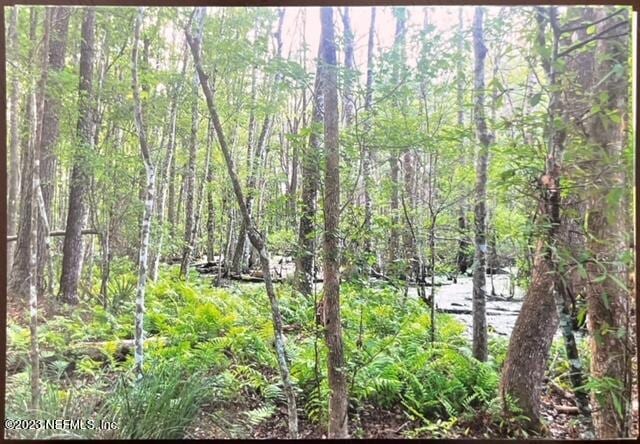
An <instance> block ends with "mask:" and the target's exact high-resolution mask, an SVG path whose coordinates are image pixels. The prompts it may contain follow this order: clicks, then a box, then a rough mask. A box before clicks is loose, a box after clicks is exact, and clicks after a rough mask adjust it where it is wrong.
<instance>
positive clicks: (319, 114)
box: [295, 50, 324, 296]
mask: <svg viewBox="0 0 640 444" xmlns="http://www.w3.org/2000/svg"><path fill="white" fill-rule="evenodd" d="M320 57H321V50H319V51H318V59H320ZM322 69H323V66H322V63H318V66H317V67H316V81H315V87H314V93H313V106H312V111H311V133H310V135H309V144H308V147H307V149H306V150H305V152H304V153H303V154H302V205H301V211H302V213H301V214H300V227H299V229H298V252H297V254H296V271H295V282H296V289H297V290H298V291H299V292H300V293H302V294H303V295H305V296H310V295H311V290H312V288H311V287H312V283H313V277H314V271H313V258H314V256H315V249H316V242H315V241H316V239H315V236H314V227H315V222H314V219H315V216H316V198H317V194H318V186H319V183H320V172H319V168H320V162H319V160H320V159H319V156H320V153H321V152H322V142H321V139H320V134H318V131H319V128H318V127H319V126H320V125H321V124H322V121H323V115H324V105H323V98H324V92H323V87H322V78H323V74H322Z"/></svg>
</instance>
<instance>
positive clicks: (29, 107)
mask: <svg viewBox="0 0 640 444" xmlns="http://www.w3.org/2000/svg"><path fill="white" fill-rule="evenodd" d="M29 21H30V28H29V39H30V41H31V42H35V41H36V25H37V22H38V12H37V9H35V8H30V16H29ZM34 45H35V43H34ZM28 60H29V61H30V62H31V63H32V64H33V62H34V47H33V46H31V47H30V48H29V56H28ZM34 94H35V85H34V82H33V74H31V73H30V76H29V86H28V91H27V92H26V94H25V97H27V100H26V101H25V102H26V103H25V106H24V118H23V119H22V131H21V132H22V137H21V141H20V145H21V148H22V155H21V156H20V157H21V160H20V163H21V165H20V169H21V174H20V205H19V211H20V217H19V224H18V233H17V240H16V247H15V252H14V257H13V267H11V274H10V276H9V282H8V285H7V292H8V293H9V295H10V296H13V297H17V298H24V299H27V298H28V297H29V294H30V293H29V291H30V290H29V285H30V283H29V279H30V276H31V270H30V268H29V261H30V260H31V250H30V248H31V247H30V245H31V238H30V236H31V235H32V233H33V227H32V226H31V224H32V219H33V216H34V214H32V212H31V207H32V205H31V203H32V201H33V194H32V190H33V161H34V153H35V147H36V137H35V134H36V126H37V110H36V100H35V98H33V95H34Z"/></svg>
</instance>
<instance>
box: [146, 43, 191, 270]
mask: <svg viewBox="0 0 640 444" xmlns="http://www.w3.org/2000/svg"><path fill="white" fill-rule="evenodd" d="M185 50H186V48H185ZM187 54H188V53H187V52H186V51H185V53H184V58H183V60H182V75H181V78H184V75H185V72H186V69H187ZM181 92H182V82H181V81H179V83H178V84H177V85H175V89H174V91H173V94H172V97H171V112H170V117H169V143H168V144H167V154H166V156H165V158H164V162H163V165H162V170H161V173H160V174H161V179H160V184H159V185H160V189H159V190H158V205H157V211H156V214H157V217H158V228H159V229H158V243H157V245H156V247H155V249H154V251H153V252H152V254H151V257H152V259H151V264H152V265H151V270H150V274H149V278H150V279H151V280H152V281H155V280H156V279H157V278H158V270H159V268H160V259H161V258H162V246H163V244H164V233H165V231H166V230H165V227H164V224H165V217H164V213H165V211H164V210H165V204H166V201H167V194H169V198H170V200H172V199H173V193H174V190H173V189H172V184H173V182H172V181H173V177H174V176H175V152H176V131H177V120H178V97H179V96H180V93H181ZM167 182H170V183H169V190H168V193H167ZM170 204H171V205H170V206H171V207H172V206H173V202H170ZM172 210H173V208H170V211H169V215H168V216H167V219H168V221H169V223H170V224H171V226H172V229H173V222H172V221H173V219H172V217H173V214H172Z"/></svg>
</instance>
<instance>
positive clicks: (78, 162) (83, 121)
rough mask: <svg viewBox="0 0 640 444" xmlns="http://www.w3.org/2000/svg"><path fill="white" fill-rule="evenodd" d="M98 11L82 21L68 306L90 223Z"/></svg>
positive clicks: (74, 299)
mask: <svg viewBox="0 0 640 444" xmlns="http://www.w3.org/2000/svg"><path fill="white" fill-rule="evenodd" d="M95 19H96V11H95V8H93V7H88V8H85V11H84V19H83V21H82V30H81V36H82V40H81V45H80V85H79V87H78V110H79V112H78V116H79V117H78V128H77V135H78V136H77V140H78V144H79V147H78V149H77V151H76V152H75V156H74V160H73V169H72V172H71V182H70V190H69V213H68V215H67V224H66V232H67V234H66V236H65V237H64V246H63V250H62V251H63V256H62V274H61V276H60V295H59V297H60V299H61V300H62V301H63V302H67V303H69V304H77V303H78V301H79V299H78V283H79V281H80V273H81V271H82V259H83V245H82V228H83V227H84V226H85V224H86V221H87V203H86V195H87V193H88V192H89V185H90V182H89V181H90V172H89V171H87V169H88V168H89V166H88V159H89V151H90V150H92V149H93V144H92V137H91V136H92V134H91V122H92V106H91V103H90V100H91V93H92V76H93V58H94V47H93V46H94V33H95Z"/></svg>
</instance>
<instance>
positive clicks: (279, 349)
mask: <svg viewBox="0 0 640 444" xmlns="http://www.w3.org/2000/svg"><path fill="white" fill-rule="evenodd" d="M185 34H186V38H187V42H188V43H189V47H190V48H191V54H192V56H193V60H194V63H195V66H196V71H197V73H198V78H199V80H200V86H201V87H202V90H203V92H204V95H205V98H206V101H207V108H208V109H209V114H210V116H211V120H212V122H213V125H214V128H215V130H216V135H217V136H218V142H219V144H220V148H221V150H222V154H223V156H224V159H225V163H226V165H227V172H228V174H229V178H230V179H231V185H232V187H233V191H234V194H235V196H236V201H237V203H238V207H239V209H240V213H241V215H242V218H243V221H244V223H245V226H246V227H247V234H248V236H249V241H250V242H251V244H252V245H253V247H254V248H255V249H256V250H257V251H258V254H259V256H260V264H261V265H262V273H263V276H264V284H265V289H266V292H267V296H268V298H269V302H270V304H271V316H272V319H273V327H274V333H275V348H276V355H277V358H278V366H279V368H280V377H281V379H282V385H283V389H284V393H285V396H286V398H287V408H288V420H289V437H290V438H292V439H295V438H297V437H298V414H297V411H296V398H295V392H294V389H293V385H292V382H291V377H290V373H289V364H288V362H287V356H286V350H285V345H284V333H283V330H282V315H281V314H280V308H279V306H278V297H277V295H276V292H275V290H274V288H273V283H272V281H271V265H270V262H269V253H268V252H267V248H266V241H265V239H264V238H263V236H262V234H261V233H260V232H259V231H258V229H257V227H256V226H255V225H254V223H253V220H252V219H251V215H250V213H249V210H248V208H247V203H246V200H245V197H244V194H243V192H242V187H241V185H240V179H239V178H238V175H237V173H236V171H235V167H234V164H233V158H232V157H231V151H230V149H229V147H228V146H227V142H226V138H225V135H224V130H223V128H222V124H221V123H220V117H219V116H218V111H217V108H216V104H215V99H214V96H213V91H212V90H211V88H210V86H209V83H208V76H207V75H206V74H205V72H204V69H203V68H202V62H201V59H200V57H201V56H200V39H201V32H199V35H198V36H197V37H196V38H195V39H194V38H193V37H192V36H191V33H190V32H189V30H188V29H186V30H185Z"/></svg>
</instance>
